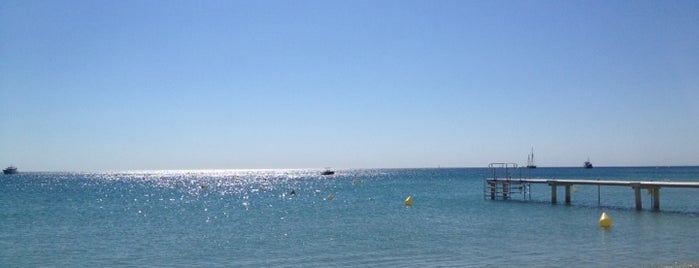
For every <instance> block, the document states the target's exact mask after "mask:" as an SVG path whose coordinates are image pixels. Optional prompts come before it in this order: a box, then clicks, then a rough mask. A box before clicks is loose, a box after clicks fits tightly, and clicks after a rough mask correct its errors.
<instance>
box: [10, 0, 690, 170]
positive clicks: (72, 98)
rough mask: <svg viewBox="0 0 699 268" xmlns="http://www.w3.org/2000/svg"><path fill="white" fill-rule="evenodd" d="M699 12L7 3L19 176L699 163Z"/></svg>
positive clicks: (528, 6)
mask: <svg viewBox="0 0 699 268" xmlns="http://www.w3.org/2000/svg"><path fill="white" fill-rule="evenodd" d="M697 33H699V3H698V2H696V1H0V98H1V99H2V104H1V105H0V122H1V124H2V127H1V128H0V164H2V165H9V164H15V165H17V166H19V167H20V168H21V169H23V170H41V171H44V170H45V171H54V170H70V171H83V170H85V171H89V170H130V169H237V168H322V167H326V166H330V167H335V168H376V167H387V168H392V167H436V166H455V167H464V166H465V167H481V166H485V165H487V164H488V163H490V162H516V163H520V164H524V163H526V158H527V154H528V153H529V150H530V148H531V147H534V150H535V153H536V159H537V164H539V165H540V166H579V165H581V164H582V162H583V161H585V160H586V159H587V158H588V157H590V159H591V160H592V162H593V163H594V164H596V165H598V166H628V165H632V166H645V165H650V166H655V165H699V138H697V137H699V34H697Z"/></svg>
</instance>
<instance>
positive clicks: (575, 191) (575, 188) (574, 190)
mask: <svg viewBox="0 0 699 268" xmlns="http://www.w3.org/2000/svg"><path fill="white" fill-rule="evenodd" d="M573 192H574V193H577V192H578V187H576V186H575V185H573Z"/></svg>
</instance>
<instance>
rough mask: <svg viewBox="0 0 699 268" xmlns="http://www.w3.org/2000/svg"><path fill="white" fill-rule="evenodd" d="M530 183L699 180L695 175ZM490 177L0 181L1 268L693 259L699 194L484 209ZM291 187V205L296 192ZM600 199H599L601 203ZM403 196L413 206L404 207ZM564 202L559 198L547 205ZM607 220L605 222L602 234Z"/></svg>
mask: <svg viewBox="0 0 699 268" xmlns="http://www.w3.org/2000/svg"><path fill="white" fill-rule="evenodd" d="M527 172H529V177H536V178H558V179H600V180H672V181H699V168H697V167H660V168H655V167H653V168H594V169H590V170H585V169H582V168H539V169H535V170H527ZM486 174H487V170H486V169H478V168H454V169H446V168H441V169H374V170H338V171H337V173H336V174H335V175H332V176H321V175H320V170H310V169H309V170H213V171H138V172H109V173H20V174H18V175H8V176H3V177H0V186H1V187H0V267H47V266H48V267H105V266H116V267H123V266H130V267H183V266H185V267H186V266H197V267H241V266H248V267H260V266H263V267H269V266H277V267H345V266H355V267H394V266H404V267H405V266H408V267H450V266H453V267H469V266H473V267H503V266H517V267H521V266H524V267H569V266H575V267H618V266H632V267H637V266H661V267H662V266H682V265H687V266H691V265H694V267H696V264H697V263H699V253H698V252H699V243H698V242H697V241H699V189H672V188H663V189H662V190H661V194H660V196H661V197H660V198H661V199H660V200H661V201H660V207H661V211H660V212H653V211H652V210H650V209H649V207H650V205H651V204H652V203H651V199H650V198H651V195H647V194H645V193H644V196H643V205H644V210H643V211H640V212H637V211H636V210H635V207H634V194H633V190H632V189H631V188H627V187H609V186H607V187H605V186H603V187H600V188H599V189H598V187H597V186H577V187H576V189H575V190H576V191H574V193H573V195H572V204H571V205H565V204H561V203H562V202H560V201H559V204H558V205H552V204H550V188H549V187H548V186H546V185H533V186H532V194H531V199H532V200H530V201H516V200H510V201H492V200H486V199H484V192H483V190H484V188H483V185H484V182H483V178H484V177H485V176H486ZM292 190H293V192H294V194H292ZM598 193H599V197H598ZM408 196H412V197H413V205H412V206H409V207H408V206H405V205H404V203H403V201H404V200H405V199H406V198H407V197H408ZM560 198H562V196H560V195H559V199H560ZM603 211H606V212H607V213H608V214H609V215H610V216H611V218H612V220H613V226H612V227H611V228H609V229H603V228H600V227H599V226H598V223H597V221H598V219H599V217H600V214H601V213H602V212H603Z"/></svg>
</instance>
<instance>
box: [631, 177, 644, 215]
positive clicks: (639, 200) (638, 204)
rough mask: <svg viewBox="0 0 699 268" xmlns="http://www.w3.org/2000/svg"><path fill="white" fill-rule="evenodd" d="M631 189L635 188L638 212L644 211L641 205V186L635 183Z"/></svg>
mask: <svg viewBox="0 0 699 268" xmlns="http://www.w3.org/2000/svg"><path fill="white" fill-rule="evenodd" d="M631 187H633V193H634V195H635V196H636V210H642V209H643V207H642V205H641V184H640V183H634V184H632V186H631Z"/></svg>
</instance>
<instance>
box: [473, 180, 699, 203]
mask: <svg viewBox="0 0 699 268" xmlns="http://www.w3.org/2000/svg"><path fill="white" fill-rule="evenodd" d="M531 183H540V184H542V183H545V184H548V185H549V186H551V203H553V204H556V203H557V198H558V197H557V195H558V193H557V192H558V186H563V187H565V202H566V204H570V188H571V186H573V185H599V186H626V187H630V188H632V189H633V191H634V195H635V198H636V210H641V209H642V208H643V206H642V204H641V189H646V190H648V191H649V193H651V194H652V195H653V210H660V188H670V187H673V188H699V182H686V181H612V180H569V179H527V178H511V177H505V178H489V179H486V186H487V187H488V189H487V192H486V193H488V192H489V193H490V197H491V199H496V198H497V197H503V199H509V198H510V197H511V196H512V191H511V189H528V185H529V184H531ZM512 185H517V187H516V188H512ZM525 194H526V192H525Z"/></svg>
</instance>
